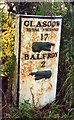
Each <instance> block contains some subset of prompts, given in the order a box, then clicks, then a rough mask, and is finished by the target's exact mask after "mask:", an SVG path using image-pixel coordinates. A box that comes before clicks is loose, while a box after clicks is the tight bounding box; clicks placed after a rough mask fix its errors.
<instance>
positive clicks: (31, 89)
mask: <svg viewBox="0 0 74 120" xmlns="http://www.w3.org/2000/svg"><path fill="white" fill-rule="evenodd" d="M30 92H31V95H32V103H33V105H34V106H35V101H34V94H33V88H32V87H31V88H30Z"/></svg>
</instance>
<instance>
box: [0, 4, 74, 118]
mask: <svg viewBox="0 0 74 120" xmlns="http://www.w3.org/2000/svg"><path fill="white" fill-rule="evenodd" d="M0 4H2V3H0ZM6 5H7V6H8V12H7V13H5V12H4V7H3V8H2V9H0V12H1V15H0V16H1V23H2V37H1V38H0V41H1V42H2V49H0V55H1V61H2V64H1V69H2V72H1V76H2V84H3V87H2V98H3V106H2V108H1V109H0V110H2V111H3V118H5V119H6V118H8V119H10V120H11V119H14V120H15V119H17V118H21V119H24V118H25V119H27V120H28V119H33V120H34V119H47V118H57V119H60V118H68V119H72V118H74V2H54V3H52V2H37V3H36V2H35V3H34V2H32V3H29V2H22V3H17V2H16V3H10V2H7V3H6ZM18 13H20V14H21V13H22V14H26V13H27V14H29V15H30V14H31V15H47V16H51V15H54V16H58V15H61V16H63V27H62V39H61V46H60V59H59V73H58V82H57V83H58V85H57V96H56V100H55V101H54V102H52V103H51V104H48V105H47V106H45V107H44V108H43V109H41V110H39V109H37V108H35V107H33V106H31V105H30V104H29V103H28V102H27V101H24V103H22V104H21V106H20V108H19V110H18V109H17V107H16V106H15V105H13V102H12V99H11V98H12V81H13V80H14V79H13V78H14V70H15V61H16V58H15V56H14V43H15V18H16V14H18Z"/></svg>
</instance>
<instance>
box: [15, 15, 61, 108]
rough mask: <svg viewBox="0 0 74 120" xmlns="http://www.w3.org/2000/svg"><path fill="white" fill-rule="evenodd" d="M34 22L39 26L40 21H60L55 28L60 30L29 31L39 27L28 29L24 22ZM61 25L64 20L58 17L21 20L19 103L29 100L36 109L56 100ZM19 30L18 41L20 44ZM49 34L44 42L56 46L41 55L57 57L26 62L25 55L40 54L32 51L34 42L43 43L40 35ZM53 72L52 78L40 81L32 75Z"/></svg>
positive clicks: (41, 28) (40, 29)
mask: <svg viewBox="0 0 74 120" xmlns="http://www.w3.org/2000/svg"><path fill="white" fill-rule="evenodd" d="M25 20H27V21H33V24H37V22H38V21H40V22H43V21H59V23H60V24H59V26H55V27H53V29H54V28H57V29H58V30H57V31H55V30H53V31H50V30H48V31H46V30H43V29H45V28H47V29H48V28H52V27H51V26H50V27H38V29H39V31H28V30H27V28H34V29H35V28H37V27H30V26H28V27H26V26H25V25H24V21H25ZM61 24H62V18H61V17H58V18H55V19H53V18H52V19H50V18H32V17H30V18H28V17H27V16H25V17H22V18H21V51H20V82H19V87H20V90H19V101H20V102H23V101H24V100H29V102H30V103H31V104H32V105H34V106H36V107H39V108H41V107H43V106H45V105H46V104H48V103H51V102H52V101H54V100H55V98H56V87H57V75H58V60H59V47H60V36H61ZM18 30H19V29H18V28H17V31H16V32H17V41H16V43H18V36H19V34H18ZM41 34H49V35H48V38H47V39H46V41H45V40H43V41H42V42H51V43H54V44H55V46H52V47H51V51H41V52H40V53H39V54H40V56H42V54H48V53H51V54H52V53H55V52H57V56H56V57H53V58H49V59H47V57H45V59H43V60H42V59H39V60H38V59H37V60H25V58H24V54H29V55H31V54H34V55H35V56H36V55H37V54H38V52H36V53H35V52H33V51H32V44H33V42H41V38H40V35H41ZM16 51H18V50H17V47H16ZM42 61H45V66H44V67H41V62H42ZM44 70H51V72H52V75H51V77H50V78H48V79H45V78H42V79H40V80H35V76H34V75H30V73H31V72H37V71H44Z"/></svg>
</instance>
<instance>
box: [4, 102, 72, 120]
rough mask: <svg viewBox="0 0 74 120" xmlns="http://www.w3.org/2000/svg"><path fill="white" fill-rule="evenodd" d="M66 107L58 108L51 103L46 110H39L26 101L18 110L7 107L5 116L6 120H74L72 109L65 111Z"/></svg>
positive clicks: (55, 104)
mask: <svg viewBox="0 0 74 120" xmlns="http://www.w3.org/2000/svg"><path fill="white" fill-rule="evenodd" d="M67 110H68V111H66V106H60V105H59V104H58V103H56V102H53V103H51V104H50V105H49V108H48V109H45V110H39V109H38V108H35V107H33V106H32V105H31V104H30V103H28V101H24V103H22V104H20V107H19V109H17V108H16V107H14V106H11V105H10V106H9V111H10V112H9V114H8V115H7V116H6V118H7V119H8V120H13V119H14V120H16V119H17V118H21V119H25V120H30V119H32V120H40V119H53V118H57V119H60V118H63V119H64V118H70V119H72V118H74V109H67Z"/></svg>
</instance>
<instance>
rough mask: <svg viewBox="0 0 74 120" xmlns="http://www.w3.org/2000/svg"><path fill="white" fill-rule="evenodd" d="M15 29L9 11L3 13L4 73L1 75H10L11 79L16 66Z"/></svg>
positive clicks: (2, 57)
mask: <svg viewBox="0 0 74 120" xmlns="http://www.w3.org/2000/svg"><path fill="white" fill-rule="evenodd" d="M14 41H15V29H14V19H13V18H12V16H11V15H8V14H7V13H2V37H1V42H2V56H1V59H2V63H3V64H2V66H1V68H2V73H1V76H8V80H11V78H12V76H13V71H14V67H15V56H14Z"/></svg>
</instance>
